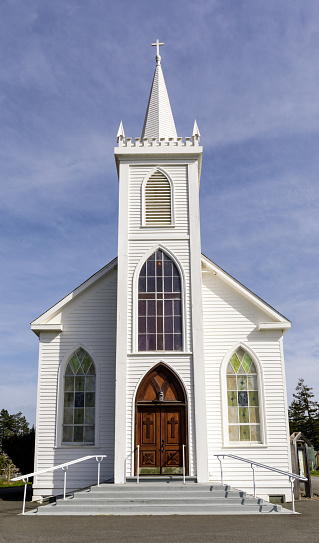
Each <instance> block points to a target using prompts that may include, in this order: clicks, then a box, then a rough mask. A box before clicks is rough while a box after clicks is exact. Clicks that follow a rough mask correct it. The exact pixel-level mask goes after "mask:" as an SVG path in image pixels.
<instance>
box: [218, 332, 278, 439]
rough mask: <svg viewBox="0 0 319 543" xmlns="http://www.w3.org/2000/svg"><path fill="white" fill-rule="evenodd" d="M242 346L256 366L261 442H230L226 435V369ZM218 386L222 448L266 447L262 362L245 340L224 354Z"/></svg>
mask: <svg viewBox="0 0 319 543" xmlns="http://www.w3.org/2000/svg"><path fill="white" fill-rule="evenodd" d="M240 347H241V348H242V349H243V350H244V351H246V352H247V353H248V354H249V356H250V357H251V358H252V360H253V362H254V363H255V366H256V368H257V383H258V395H259V402H260V405H259V416H260V436H261V443H249V442H247V443H246V444H245V442H244V441H243V442H240V443H238V442H233V443H232V442H230V441H229V437H228V402H227V380H226V370H227V365H228V362H229V361H230V359H231V357H232V355H233V354H234V353H235V352H236V351H237V349H239V348H240ZM220 386H221V412H222V430H223V446H224V448H235V449H251V448H260V447H262V448H264V447H267V446H268V445H267V433H266V428H267V424H266V411H265V394H264V378H263V367H262V363H261V361H260V359H259V357H258V356H257V354H256V353H255V351H254V350H253V349H252V348H251V347H250V346H249V345H248V344H247V343H245V342H243V341H241V342H238V343H236V344H235V345H233V346H232V347H231V348H230V349H229V351H228V352H227V353H226V354H225V356H224V358H223V360H222V362H221V365H220Z"/></svg>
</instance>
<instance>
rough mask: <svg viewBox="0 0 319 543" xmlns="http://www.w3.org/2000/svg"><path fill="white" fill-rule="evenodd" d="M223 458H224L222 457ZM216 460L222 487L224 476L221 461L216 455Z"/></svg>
mask: <svg viewBox="0 0 319 543" xmlns="http://www.w3.org/2000/svg"><path fill="white" fill-rule="evenodd" d="M222 458H224V457H222ZM217 459H218V461H219V463H220V482H221V484H222V485H223V484H224V476H223V465H222V460H221V459H220V458H219V456H218V455H217Z"/></svg>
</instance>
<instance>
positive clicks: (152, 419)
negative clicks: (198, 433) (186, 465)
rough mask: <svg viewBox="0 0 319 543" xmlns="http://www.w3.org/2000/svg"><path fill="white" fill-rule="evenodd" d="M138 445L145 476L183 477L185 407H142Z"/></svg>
mask: <svg viewBox="0 0 319 543" xmlns="http://www.w3.org/2000/svg"><path fill="white" fill-rule="evenodd" d="M137 414H138V421H137V444H138V445H139V446H140V474H141V475H147V474H150V475H178V474H182V473H183V445H185V444H186V441H185V438H186V435H185V407H184V406H174V405H170V406H166V405H163V406H150V407H146V406H143V407H142V406H141V407H138V411H137Z"/></svg>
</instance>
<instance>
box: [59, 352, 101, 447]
mask: <svg viewBox="0 0 319 543" xmlns="http://www.w3.org/2000/svg"><path fill="white" fill-rule="evenodd" d="M78 349H83V350H84V351H85V352H86V353H87V354H88V355H89V356H90V357H91V358H92V360H93V363H94V367H95V376H96V380H95V442H94V445H92V444H90V445H85V443H84V444H81V445H73V444H72V443H70V444H65V443H62V424H63V406H64V373H65V370H66V367H67V364H68V362H69V360H70V359H71V357H72V356H73V354H74V353H76V352H77V350H78ZM57 380H58V383H57V387H58V390H57V405H56V427H55V447H56V448H59V449H60V448H62V449H70V448H71V449H73V450H74V449H76V448H79V449H83V448H86V449H90V448H91V449H92V448H96V447H99V439H100V430H99V420H100V365H99V363H98V361H97V357H96V356H95V355H94V354H93V353H92V351H91V349H90V348H88V347H87V346H86V345H85V344H83V343H78V344H76V345H74V346H73V347H72V348H71V349H69V350H68V352H67V353H66V354H65V355H64V356H63V357H62V359H61V362H60V365H59V368H58V374H57Z"/></svg>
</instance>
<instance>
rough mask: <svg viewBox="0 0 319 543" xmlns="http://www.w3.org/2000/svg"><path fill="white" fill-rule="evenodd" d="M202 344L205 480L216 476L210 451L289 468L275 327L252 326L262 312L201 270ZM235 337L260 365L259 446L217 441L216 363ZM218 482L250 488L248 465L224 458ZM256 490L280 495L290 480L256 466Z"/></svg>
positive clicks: (217, 471) (220, 419)
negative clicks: (262, 436) (261, 421)
mask: <svg viewBox="0 0 319 543" xmlns="http://www.w3.org/2000/svg"><path fill="white" fill-rule="evenodd" d="M203 311H204V344H205V368H206V394H207V432H208V448H209V472H210V477H211V479H215V480H216V479H217V480H218V479H219V477H220V469H219V462H218V460H217V459H216V458H215V457H214V454H216V453H219V452H224V453H227V452H228V453H230V454H236V455H237V456H242V457H244V458H248V459H252V460H256V461H257V462H261V463H264V464H268V465H270V466H273V467H277V468H279V469H282V470H285V471H289V469H290V461H289V454H290V453H289V450H288V437H289V429H288V427H287V424H286V411H285V382H284V376H283V371H282V362H283V361H282V360H281V350H280V341H279V339H280V336H281V333H280V331H271V330H269V331H267V332H265V331H262V332H261V331H258V328H257V324H258V323H259V322H262V321H265V315H264V314H263V313H262V312H261V311H260V310H259V309H257V308H256V307H255V306H254V305H253V304H252V303H250V302H248V301H247V300H246V299H245V298H243V297H242V296H240V295H239V294H238V293H236V292H235V291H234V290H233V289H231V288H230V287H229V286H228V285H226V284H225V283H224V282H223V281H222V280H221V279H220V278H219V277H218V275H214V274H212V273H209V272H204V273H203ZM239 342H244V343H245V344H246V345H247V346H249V347H250V349H251V350H252V351H253V352H254V353H255V354H256V356H257V357H258V359H259V361H260V362H261V365H262V380H263V390H264V407H265V412H264V423H265V425H266V439H267V442H266V443H265V444H263V445H252V446H249V445H246V446H245V445H244V444H243V446H240V447H236V448H233V447H228V448H226V447H225V446H224V443H223V416H227V414H225V413H224V414H223V413H222V397H221V394H222V388H221V379H220V367H221V363H222V360H223V358H224V357H225V355H226V353H227V352H228V351H229V350H230V349H232V348H233V347H234V346H235V345H236V344H238V343H239ZM223 465H224V481H225V482H227V483H229V484H231V485H233V486H235V487H238V488H241V489H243V490H246V491H247V492H252V474H251V468H250V467H249V466H248V467H247V466H245V464H241V463H239V462H236V461H234V460H230V459H228V460H225V461H224V463H223ZM256 483H257V492H258V493H259V495H270V494H276V493H279V494H280V493H281V494H286V495H287V496H289V492H290V485H289V481H288V479H287V478H285V477H282V476H278V475H276V474H274V473H272V472H269V471H265V470H258V471H257V475H256Z"/></svg>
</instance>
